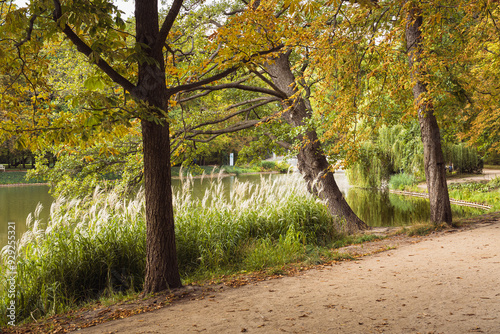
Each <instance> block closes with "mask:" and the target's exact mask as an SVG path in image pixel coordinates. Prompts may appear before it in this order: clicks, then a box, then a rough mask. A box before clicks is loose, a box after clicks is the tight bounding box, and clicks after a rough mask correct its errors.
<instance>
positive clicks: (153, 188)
mask: <svg viewBox="0 0 500 334" xmlns="http://www.w3.org/2000/svg"><path fill="white" fill-rule="evenodd" d="M135 17H136V36H137V37H136V38H137V42H139V43H143V44H146V45H149V46H153V45H154V43H155V41H156V40H157V39H158V34H159V25H158V8H157V1H155V0H136V2H135ZM151 50H153V48H152V47H151V48H150V49H147V50H146V52H147V53H148V54H147V56H148V57H150V58H152V59H153V60H154V62H151V61H147V62H146V61H144V62H142V63H140V64H139V82H138V84H137V92H136V94H137V95H139V96H140V97H141V99H142V100H143V101H146V102H147V104H148V105H147V106H142V107H143V108H148V109H149V110H148V113H149V114H153V115H157V117H158V118H160V119H161V118H162V115H161V111H166V110H167V103H168V95H167V87H166V82H165V64H164V60H163V56H162V53H161V48H160V50H158V51H157V53H156V54H152V53H151ZM141 124H142V140H143V150H144V182H145V184H144V187H145V197H146V198H145V199H146V224H147V233H146V239H147V241H146V245H147V246H146V254H147V255H146V256H147V258H146V277H145V281H144V290H143V292H144V293H153V292H158V291H162V290H166V289H169V288H177V287H180V286H181V285H182V284H181V279H180V275H179V269H178V264H177V252H176V245H175V227H174V214H173V205H172V188H171V171H170V138H169V127H168V123H167V122H163V124H157V123H156V122H154V121H151V120H145V119H143V120H142V121H141Z"/></svg>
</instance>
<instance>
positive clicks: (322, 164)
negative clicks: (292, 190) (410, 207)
mask: <svg viewBox="0 0 500 334" xmlns="http://www.w3.org/2000/svg"><path fill="white" fill-rule="evenodd" d="M276 6H278V7H276ZM250 7H251V8H248V9H247V10H245V11H243V10H242V11H241V14H240V15H238V16H235V17H234V18H233V19H232V20H230V21H229V24H227V25H226V26H227V27H224V28H223V29H221V30H220V31H219V38H220V39H223V40H224V41H225V44H226V45H228V46H229V49H231V50H235V51H236V52H237V53H243V54H244V53H248V52H249V51H250V50H252V49H253V48H255V47H256V46H259V47H261V48H263V49H266V48H273V47H276V46H278V45H287V46H288V47H284V48H283V51H281V52H280V53H278V54H273V55H270V56H269V57H268V59H267V60H266V61H262V62H257V61H254V62H253V64H252V65H253V66H251V67H249V71H248V72H245V73H244V76H243V77H242V78H239V79H236V80H235V79H233V80H232V82H228V83H225V84H220V85H219V86H212V87H209V86H202V87H199V88H195V90H197V91H198V90H202V91H205V92H212V91H217V90H220V89H236V90H242V91H252V92H254V93H260V94H266V95H268V96H269V98H268V99H264V98H260V99H259V98H256V99H254V100H253V101H252V100H247V101H245V102H240V103H239V106H241V105H245V108H243V109H242V110H240V111H236V112H233V113H232V114H230V115H229V116H227V115H224V117H222V118H220V122H222V121H227V120H228V119H229V118H233V117H235V116H237V115H241V114H242V113H244V112H245V111H250V110H252V109H255V108H257V106H262V105H263V104H268V103H273V102H277V101H279V102H280V104H281V110H280V109H278V110H275V111H274V112H273V113H272V114H271V115H269V114H265V116H264V115H262V117H257V118H253V119H245V120H244V121H242V122H239V123H236V124H235V125H233V126H229V127H227V128H223V129H218V130H201V129H200V128H199V127H200V126H198V128H197V129H196V130H195V129H189V128H187V129H185V131H186V132H190V133H191V134H190V135H188V136H187V137H188V138H194V136H197V135H202V134H211V135H214V136H216V135H219V134H222V133H226V132H234V131H239V130H242V129H245V128H249V127H252V126H254V125H258V124H260V123H264V122H268V121H273V120H274V121H276V120H278V119H279V118H282V119H283V120H285V122H286V123H288V125H289V126H290V128H291V131H292V132H293V133H294V134H295V135H292V136H291V137H290V136H289V138H288V139H291V140H292V141H297V145H296V148H297V152H298V168H299V170H300V172H301V173H302V175H303V177H304V179H305V181H306V182H307V184H308V186H309V189H310V191H311V192H312V193H315V194H317V195H319V196H320V197H322V198H324V199H325V200H327V202H328V208H329V210H330V213H331V214H332V215H333V216H338V217H339V218H341V220H339V221H338V222H337V223H336V224H337V226H335V228H336V229H337V230H338V231H342V232H348V233H353V232H356V231H358V230H360V229H366V228H367V225H366V224H365V223H364V222H363V221H361V220H360V219H359V218H358V217H357V216H356V215H355V213H354V212H353V211H352V210H351V208H350V207H349V205H348V204H347V202H346V201H345V199H344V197H343V195H342V193H341V192H340V190H339V188H338V186H337V184H336V182H335V179H334V177H333V171H332V168H331V166H330V164H329V163H328V161H327V158H326V155H325V153H324V152H323V150H322V148H321V143H320V141H319V138H318V135H317V133H316V130H315V129H314V127H313V126H312V125H311V123H312V115H313V110H312V106H311V102H310V100H309V97H310V95H308V94H307V93H303V92H302V91H300V90H299V88H298V84H297V82H298V81H299V80H300V79H299V78H297V77H296V75H297V76H299V77H300V78H302V76H303V74H304V73H302V72H300V71H297V72H298V73H297V74H294V73H293V71H292V65H291V64H290V62H289V58H290V55H291V54H292V53H293V51H294V50H299V49H301V47H300V46H301V45H302V44H303V43H304V40H303V39H304V38H305V36H308V35H309V34H314V33H311V32H308V31H307V30H308V29H305V31H304V29H303V28H302V25H307V20H304V18H303V17H300V16H299V17H293V16H292V15H287V14H286V13H287V7H281V5H278V4H276V3H274V2H272V1H269V2H254V3H253V4H251V5H250ZM276 8H278V9H276ZM322 20H324V17H320V18H318V21H319V22H322ZM242 32H245V35H243V36H241V35H242ZM235 34H237V35H238V38H234V35H235ZM294 54H295V55H296V56H297V57H298V58H301V60H299V61H296V64H299V63H300V61H302V62H303V63H307V61H308V59H307V56H303V55H301V54H300V51H297V52H295V53H294ZM304 54H305V52H304ZM306 67H307V66H305V67H304V68H306ZM250 78H252V79H250ZM310 89H311V87H305V88H304V90H305V91H308V90H309V91H310ZM236 105H238V104H235V105H234V106H236ZM248 105H250V107H249V106H248ZM217 122H218V121H217V120H214V121H212V122H210V123H208V124H210V125H212V124H215V123H217ZM269 135H270V136H271V137H273V139H277V138H274V137H275V136H273V135H272V134H269ZM275 141H276V142H277V143H278V142H279V144H281V145H282V146H284V147H285V148H287V149H290V148H293V147H294V145H292V144H291V143H290V142H287V141H284V140H275Z"/></svg>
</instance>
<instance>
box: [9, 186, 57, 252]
mask: <svg viewBox="0 0 500 334" xmlns="http://www.w3.org/2000/svg"><path fill="white" fill-rule="evenodd" d="M39 202H40V203H41V204H42V205H43V207H44V209H43V210H42V211H41V213H40V218H42V220H46V219H47V218H48V216H49V211H50V204H51V203H52V197H51V196H50V195H49V187H48V186H20V187H0V249H1V248H2V247H3V246H4V245H6V244H7V223H8V222H15V223H16V224H15V226H16V238H17V240H19V238H20V236H21V234H22V233H23V232H24V231H26V217H28V214H29V213H31V212H34V211H35V209H36V206H37V204H38V203H39Z"/></svg>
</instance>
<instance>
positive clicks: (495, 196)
mask: <svg viewBox="0 0 500 334" xmlns="http://www.w3.org/2000/svg"><path fill="white" fill-rule="evenodd" d="M448 191H449V194H450V198H454V199H458V200H463V201H468V202H474V203H482V204H487V205H491V206H492V208H491V210H490V211H499V210H500V177H497V178H495V179H493V180H491V181H489V182H487V183H481V182H469V183H453V184H450V185H449V186H448Z"/></svg>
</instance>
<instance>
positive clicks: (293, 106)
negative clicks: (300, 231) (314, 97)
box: [266, 53, 368, 233]
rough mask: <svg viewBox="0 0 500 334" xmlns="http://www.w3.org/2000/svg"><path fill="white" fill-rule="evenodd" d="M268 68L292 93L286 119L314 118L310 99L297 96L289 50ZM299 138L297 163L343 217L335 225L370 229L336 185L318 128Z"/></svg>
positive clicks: (350, 230)
mask: <svg viewBox="0 0 500 334" xmlns="http://www.w3.org/2000/svg"><path fill="white" fill-rule="evenodd" d="M266 70H267V72H268V73H269V74H270V75H271V78H272V81H273V83H274V85H275V86H276V87H277V88H278V89H279V90H281V91H282V92H284V93H285V94H286V96H288V97H289V100H287V101H283V105H284V108H286V109H287V111H286V112H285V113H284V114H283V117H284V118H285V120H286V121H287V122H288V123H289V124H290V125H291V126H293V127H297V126H302V125H304V124H305V123H306V121H307V120H308V119H310V118H311V107H310V105H309V103H308V101H307V100H305V99H303V98H301V97H296V98H294V96H296V93H297V89H296V88H295V76H294V75H293V73H292V70H291V68H290V63H289V61H288V54H287V53H284V54H281V55H280V56H279V57H277V58H274V59H273V61H272V62H270V63H268V64H266ZM292 99H293V100H292ZM299 139H300V141H301V146H300V148H299V153H298V155H297V160H298V166H297V167H298V169H299V171H300V173H301V174H302V176H303V177H304V180H305V181H306V182H307V185H308V188H309V191H311V192H313V193H315V194H318V195H319V196H320V197H321V198H323V199H326V201H327V203H328V210H329V211H330V213H331V214H332V215H333V216H338V217H339V218H341V219H340V220H336V221H335V224H336V226H335V229H336V230H337V231H339V232H346V233H354V232H356V231H359V230H363V229H367V228H368V226H367V225H366V224H365V223H364V222H363V221H362V220H361V219H360V218H359V217H358V216H357V215H356V214H355V213H354V212H353V211H352V209H351V207H350V206H349V204H347V202H346V200H345V198H344V196H343V195H342V192H341V191H340V189H339V187H338V186H337V183H336V182H335V179H334V177H333V172H332V171H331V170H330V168H329V167H330V165H329V163H328V161H327V159H326V156H325V154H324V153H323V151H322V149H321V144H320V142H319V139H318V135H317V133H316V131H315V130H314V129H309V130H308V131H306V133H305V134H303V135H301V136H300V138H299Z"/></svg>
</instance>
